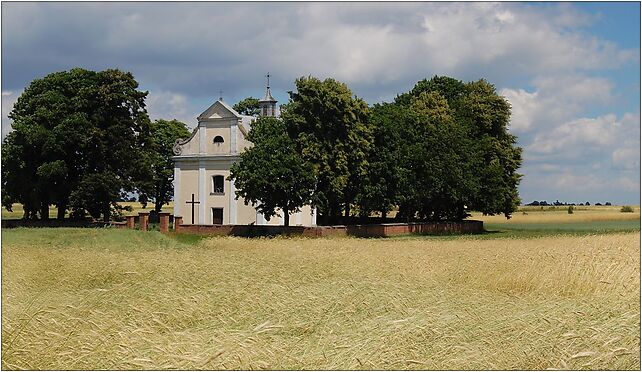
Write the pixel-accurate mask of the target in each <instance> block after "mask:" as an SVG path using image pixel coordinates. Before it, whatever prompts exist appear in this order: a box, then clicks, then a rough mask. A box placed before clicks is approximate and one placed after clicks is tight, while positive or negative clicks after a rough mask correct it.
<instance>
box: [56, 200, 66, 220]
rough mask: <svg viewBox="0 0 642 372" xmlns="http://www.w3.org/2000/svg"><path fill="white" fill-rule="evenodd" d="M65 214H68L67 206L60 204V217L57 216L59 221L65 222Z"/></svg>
mask: <svg viewBox="0 0 642 372" xmlns="http://www.w3.org/2000/svg"><path fill="white" fill-rule="evenodd" d="M65 212H67V206H66V205H65V204H62V203H61V204H59V205H58V215H57V216H56V218H57V219H59V220H64V219H65Z"/></svg>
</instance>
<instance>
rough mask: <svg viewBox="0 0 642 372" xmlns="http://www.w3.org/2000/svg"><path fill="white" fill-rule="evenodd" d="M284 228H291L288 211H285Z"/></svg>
mask: <svg viewBox="0 0 642 372" xmlns="http://www.w3.org/2000/svg"><path fill="white" fill-rule="evenodd" d="M283 226H290V213H289V212H288V210H287V209H285V208H284V209H283Z"/></svg>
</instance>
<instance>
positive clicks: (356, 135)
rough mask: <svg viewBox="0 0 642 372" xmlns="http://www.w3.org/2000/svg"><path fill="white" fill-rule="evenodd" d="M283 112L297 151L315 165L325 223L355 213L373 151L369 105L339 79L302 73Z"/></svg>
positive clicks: (317, 198)
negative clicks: (370, 154) (368, 159)
mask: <svg viewBox="0 0 642 372" xmlns="http://www.w3.org/2000/svg"><path fill="white" fill-rule="evenodd" d="M295 85H296V92H292V93H291V94H290V101H289V102H288V104H287V105H284V107H283V111H282V113H281V116H282V117H283V120H284V121H285V124H286V127H287V130H288V133H289V134H290V137H291V138H293V139H294V140H295V141H296V145H297V151H298V152H299V153H300V154H301V156H302V157H303V159H305V160H306V161H308V162H310V163H312V164H313V166H314V174H315V176H316V180H317V184H316V187H315V193H314V198H313V203H314V204H315V205H316V206H317V207H318V210H319V214H320V219H321V220H322V222H326V223H327V222H330V221H332V220H336V219H337V218H338V217H339V216H340V215H341V212H342V211H343V212H344V213H345V215H346V216H347V215H349V214H350V208H351V205H352V204H353V203H355V202H356V196H357V193H358V192H359V190H360V188H361V182H362V179H363V177H365V175H366V173H367V165H368V161H367V157H368V153H369V151H370V150H371V149H372V130H371V128H370V125H369V124H368V105H367V104H366V103H365V101H363V100H362V99H360V98H357V97H355V96H353V95H352V92H351V91H350V89H348V87H347V86H346V85H345V84H344V83H341V82H338V81H336V80H334V79H326V80H323V81H321V80H319V79H317V78H315V77H307V78H306V77H301V78H299V79H297V80H296V81H295Z"/></svg>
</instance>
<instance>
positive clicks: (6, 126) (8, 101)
mask: <svg viewBox="0 0 642 372" xmlns="http://www.w3.org/2000/svg"><path fill="white" fill-rule="evenodd" d="M18 96H20V94H19V93H18V92H14V91H11V90H7V91H4V90H3V91H2V138H3V139H4V137H6V135H7V134H8V133H9V132H10V131H11V130H12V129H11V123H12V121H11V119H9V117H8V115H9V113H10V112H11V110H13V105H14V103H16V101H17V100H18Z"/></svg>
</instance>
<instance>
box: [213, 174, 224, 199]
mask: <svg viewBox="0 0 642 372" xmlns="http://www.w3.org/2000/svg"><path fill="white" fill-rule="evenodd" d="M224 193H225V179H224V178H223V176H212V194H219V195H222V194H224Z"/></svg>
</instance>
